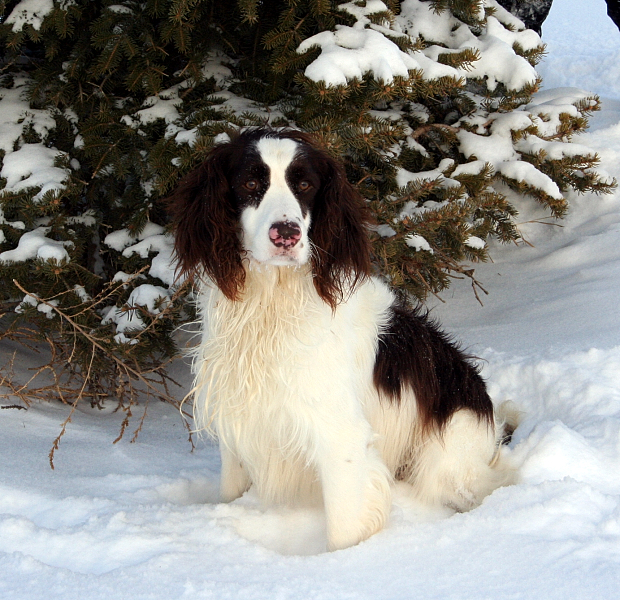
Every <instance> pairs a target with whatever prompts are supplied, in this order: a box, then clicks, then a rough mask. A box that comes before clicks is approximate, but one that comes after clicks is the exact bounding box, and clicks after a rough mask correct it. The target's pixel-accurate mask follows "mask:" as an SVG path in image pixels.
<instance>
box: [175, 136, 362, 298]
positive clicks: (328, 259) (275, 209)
mask: <svg viewBox="0 0 620 600" xmlns="http://www.w3.org/2000/svg"><path fill="white" fill-rule="evenodd" d="M169 209H170V212H171V214H172V218H173V220H174V222H175V225H176V239H175V253H176V257H177V259H178V261H179V271H180V273H183V274H187V275H190V276H193V275H194V274H198V275H199V276H203V275H206V276H207V277H209V278H210V279H211V280H212V281H213V282H214V283H215V284H216V285H217V286H218V287H219V289H220V290H221V291H222V293H223V294H224V295H225V296H226V297H227V298H228V299H230V300H238V299H240V297H241V292H242V291H243V287H244V283H245V273H246V268H247V266H248V261H249V262H250V263H251V262H252V261H254V262H255V263H259V264H262V265H273V266H278V267H281V266H291V267H297V266H300V265H304V264H306V263H308V264H310V265H311V267H312V277H313V282H314V286H315V288H316V290H317V292H318V294H319V296H320V297H321V298H322V299H323V300H325V302H326V303H327V304H329V305H330V306H332V307H333V308H335V307H336V305H337V304H338V302H339V301H340V300H341V299H342V298H343V297H344V296H345V295H346V294H348V293H350V292H351V291H352V290H353V289H354V287H355V285H356V283H357V282H358V281H361V280H362V279H363V278H364V277H366V276H367V275H368V273H369V272H370V252H369V244H368V237H367V235H366V230H365V219H366V213H365V209H364V206H363V200H362V198H361V197H360V195H359V194H358V193H357V191H356V190H355V189H354V188H353V187H352V186H351V185H350V184H349V182H348V181H347V178H346V174H345V171H344V167H343V165H342V164H341V163H340V162H338V161H337V160H335V159H334V158H333V157H332V156H331V155H329V154H328V153H327V152H326V151H325V150H323V149H322V148H321V147H320V146H319V145H318V144H317V143H316V141H315V140H314V139H313V138H312V136H310V135H308V134H306V133H303V132H300V131H294V130H285V131H275V130H270V129H255V130H247V131H245V132H243V133H240V134H238V135H236V136H233V139H232V140H231V141H230V142H229V143H227V144H220V145H218V146H215V148H213V150H212V151H211V152H210V153H209V155H208V156H207V158H206V160H205V161H204V162H203V163H202V165H200V166H199V167H198V168H197V169H196V170H195V171H193V172H192V173H189V174H188V175H187V176H186V177H185V178H184V179H183V180H182V181H181V183H180V185H179V186H178V188H177V189H176V191H175V192H174V194H173V195H172V196H171V197H170V198H169Z"/></svg>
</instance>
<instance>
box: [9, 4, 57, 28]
mask: <svg viewBox="0 0 620 600" xmlns="http://www.w3.org/2000/svg"><path fill="white" fill-rule="evenodd" d="M67 3H68V2H67V1H66V0H65V4H67ZM52 10H54V2H53V0H20V2H18V4H17V6H16V7H15V8H14V9H13V10H12V11H11V14H10V15H9V16H8V17H7V18H6V21H5V23H7V24H9V25H12V29H13V31H21V30H22V29H23V27H24V25H31V26H32V27H33V28H34V29H37V30H38V29H41V25H42V24H43V19H44V18H45V16H46V15H47V14H48V13H50V12H52Z"/></svg>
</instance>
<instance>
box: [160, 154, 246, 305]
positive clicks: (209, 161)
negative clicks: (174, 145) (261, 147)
mask: <svg viewBox="0 0 620 600" xmlns="http://www.w3.org/2000/svg"><path fill="white" fill-rule="evenodd" d="M232 158H233V145H232V144H223V145H220V146H216V147H215V148H214V149H213V150H212V151H211V152H210V153H209V155H208V156H207V158H206V159H205V161H204V162H203V163H202V164H201V165H200V166H199V167H198V168H197V169H195V170H194V171H192V172H191V173H189V174H188V175H186V176H185V177H184V178H183V179H182V180H181V182H180V183H179V185H178V187H177V188H176V190H175V191H174V193H173V194H172V195H171V196H170V197H169V198H168V200H167V205H168V211H169V213H170V215H171V217H172V222H173V224H174V226H175V233H176V237H175V243H174V250H175V255H176V258H177V260H178V272H179V275H186V276H188V277H190V278H193V277H195V276H198V277H201V276H203V275H207V276H208V277H209V278H211V279H212V280H213V282H214V283H215V284H216V285H217V286H218V287H219V288H220V290H221V291H222V293H223V294H224V295H225V296H226V297H227V298H229V299H230V300H236V299H238V297H239V293H240V291H241V289H242V288H243V284H244V281H245V270H244V268H243V265H242V251H243V250H242V246H241V241H240V239H239V234H238V218H237V215H236V212H235V209H234V206H233V203H232V190H231V186H230V182H229V174H230V171H231V161H232Z"/></svg>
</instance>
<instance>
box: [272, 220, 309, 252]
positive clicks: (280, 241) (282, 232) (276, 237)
mask: <svg viewBox="0 0 620 600" xmlns="http://www.w3.org/2000/svg"><path fill="white" fill-rule="evenodd" d="M269 239H270V240H271V243H272V244H274V245H275V246H277V247H278V248H292V247H293V246H295V244H297V242H298V241H299V240H300V239H301V228H300V227H299V225H297V224H296V223H292V222H291V221H279V222H278V223H274V224H273V225H272V226H271V227H270V228H269Z"/></svg>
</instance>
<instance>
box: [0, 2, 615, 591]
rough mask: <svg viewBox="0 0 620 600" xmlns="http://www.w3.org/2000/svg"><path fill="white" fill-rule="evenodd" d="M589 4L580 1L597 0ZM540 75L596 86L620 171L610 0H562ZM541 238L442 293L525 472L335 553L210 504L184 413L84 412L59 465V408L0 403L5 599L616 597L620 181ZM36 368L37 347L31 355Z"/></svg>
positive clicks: (548, 27)
mask: <svg viewBox="0 0 620 600" xmlns="http://www.w3.org/2000/svg"><path fill="white" fill-rule="evenodd" d="M585 5H587V9H586V6H585ZM543 39H544V40H545V41H546V42H547V43H548V49H549V56H548V58H547V59H546V61H545V63H544V64H543V65H541V68H540V72H541V73H542V75H543V77H544V78H545V89H547V90H548V89H549V88H552V87H558V86H573V87H579V88H582V89H587V90H589V91H592V92H596V93H599V94H600V95H601V97H602V98H603V100H604V104H603V111H602V112H601V113H599V114H598V115H597V116H596V117H595V118H594V119H593V120H592V127H591V129H590V132H589V133H587V134H586V135H584V136H582V137H581V138H580V140H579V142H580V143H583V144H586V145H588V146H591V147H592V148H595V149H596V150H597V151H598V152H599V154H600V156H601V159H602V168H603V169H605V170H606V171H608V172H609V173H611V174H612V175H613V176H615V177H616V178H617V179H618V180H620V67H619V66H618V65H620V33H619V32H618V31H617V29H616V28H615V26H614V25H613V23H612V22H611V21H610V20H608V18H607V17H606V14H605V3H604V1H603V0H555V2H554V6H553V9H552V12H551V15H550V17H549V19H548V21H547V22H546V23H545V24H544V26H543ZM570 201H571V205H572V210H571V212H570V215H569V216H568V218H567V219H565V220H564V221H563V222H562V223H561V225H562V227H557V226H555V225H546V224H539V223H528V222H527V221H532V220H535V219H536V217H537V216H538V215H537V213H536V210H535V209H534V208H532V209H527V210H524V211H523V216H522V220H523V224H522V230H523V233H524V235H525V237H526V238H527V240H528V241H529V242H530V243H531V244H532V246H523V247H521V248H513V247H510V248H495V249H494V251H493V257H494V262H493V263H488V264H486V265H480V266H478V268H477V269H476V274H477V277H478V279H479V280H480V281H481V282H482V284H483V285H484V287H485V288H486V289H487V290H488V291H489V295H488V296H484V297H483V302H484V306H483V307H482V306H480V305H479V304H478V303H477V302H476V300H475V298H474V296H473V294H472V293H471V290H470V288H469V285H468V284H467V283H466V282H458V284H456V285H454V286H453V288H451V290H450V291H449V293H447V294H445V295H444V297H445V299H446V300H448V302H447V303H446V304H441V303H436V304H437V305H436V306H435V308H434V313H435V315H436V316H438V317H439V318H440V319H441V320H442V322H443V323H444V326H445V328H446V329H448V330H451V331H453V332H455V333H456V334H457V336H458V337H459V338H460V339H461V340H462V341H463V342H464V344H465V345H466V346H467V347H468V348H469V349H470V350H471V351H473V352H474V353H476V354H477V355H478V356H480V357H482V358H483V359H484V360H485V366H484V375H485V377H486V378H487V379H488V381H489V385H490V389H491V392H492V395H493V396H494V398H495V399H496V400H498V401H501V400H504V399H512V400H514V401H515V402H516V403H517V404H518V405H519V406H520V407H521V408H522V410H523V411H524V418H523V422H522V424H521V425H520V427H519V428H518V430H517V432H516V434H515V436H514V440H513V442H512V444H511V452H512V454H513V457H514V459H515V461H516V462H517V463H518V464H519V465H521V482H520V483H519V484H518V485H514V486H511V487H508V488H503V489H500V490H497V491H496V492H495V493H493V494H492V495H491V496H490V497H489V498H487V499H486V500H485V502H484V503H483V504H482V506H480V507H479V508H477V509H475V510H473V511H471V512H469V513H465V514H450V513H448V512H437V511H428V510H423V509H421V508H420V507H418V506H416V505H415V504H413V503H412V501H410V500H409V499H408V498H407V495H406V493H405V492H404V491H403V490H402V489H399V490H397V493H396V497H395V501H394V507H393V512H392V516H391V521H390V524H389V526H388V527H387V528H386V529H385V530H384V531H382V532H381V533H379V534H377V535H375V536H374V537H372V538H371V539H369V540H368V541H366V542H364V543H362V544H360V545H359V546H357V547H354V548H350V549H348V550H344V551H339V552H334V553H325V552H323V550H324V545H325V539H324V520H323V517H322V515H321V514H320V513H319V512H314V511H311V510H306V511H301V510H285V509H273V508H271V509H265V508H263V507H261V506H260V504H259V503H258V502H257V500H256V498H254V497H253V496H252V494H251V493H250V494H247V495H246V496H245V497H244V498H242V499H241V500H239V501H237V502H234V503H233V504H230V505H221V504H217V502H216V498H217V481H218V471H219V459H218V457H217V451H216V449H215V448H214V447H213V446H211V445H209V443H207V442H204V441H203V442H201V443H200V444H199V445H198V448H197V450H196V451H194V452H193V453H190V448H189V445H188V443H187V434H186V431H185V430H184V428H183V425H182V424H181V423H180V421H179V418H178V416H177V414H176V413H175V412H174V411H173V410H172V409H171V408H170V407H168V406H167V405H163V404H162V405H152V406H150V407H149V417H148V418H147V420H146V423H145V426H144V430H143V431H142V433H141V434H140V436H139V438H138V440H137V442H136V443H134V444H131V443H129V438H130V437H131V436H130V435H126V436H125V438H123V440H121V441H120V442H119V443H117V444H115V445H112V440H113V439H114V438H115V437H116V435H117V432H118V428H119V424H120V417H119V416H117V415H109V414H102V413H99V412H92V411H89V410H84V411H80V412H78V413H77V414H76V415H75V416H74V418H73V422H72V423H71V424H70V426H69V429H68V432H67V434H66V435H65V437H64V438H63V439H62V443H61V446H60V449H59V451H58V452H57V453H56V458H55V466H56V470H55V471H51V470H50V468H49V464H48V458H47V454H48V452H49V450H50V446H51V442H52V440H53V439H54V438H55V437H56V435H57V434H58V433H59V430H60V423H61V422H62V421H63V420H64V419H65V417H66V415H67V409H66V407H63V406H61V405H54V404H43V405H35V406H33V407H32V408H31V409H30V410H28V411H18V410H2V411H0V415H1V416H0V456H1V457H2V464H1V465H0V598H2V599H3V600H12V599H19V600H38V599H41V600H43V599H45V600H49V599H50V598H54V599H59V600H71V599H74V598H75V599H79V600H83V599H84V598H88V599H89V600H103V599H106V600H109V599H115V600H117V599H118V600H121V599H124V598H128V599H129V598H131V599H132V600H141V599H156V600H159V599H162V600H163V599H166V600H172V599H176V598H198V599H202V598H217V599H226V598H229V599H247V600H263V599H264V600H267V599H268V600H274V599H282V600H285V599H286V600H288V599H291V600H293V599H295V600H297V599H322V600H329V599H343V600H344V599H366V598H368V599H369V600H370V599H372V600H382V599H386V600H387V599H390V600H391V599H397V598H398V599H400V598H402V599H409V598H416V599H418V600H428V599H435V598H436V599H442V600H443V599H459V600H465V599H467V600H469V599H475V600H483V599H497V598H502V599H504V600H512V599H524V600H525V599H527V600H529V599H532V598H540V599H544V600H554V599H562V600H566V599H571V600H576V599H592V598H597V599H598V598H600V599H611V598H615V597H617V595H618V589H620V310H618V299H617V298H618V296H619V295H620V192H617V193H616V194H615V195H613V196H607V197H603V198H598V197H595V196H589V195H586V196H578V195H571V197H570ZM18 361H19V362H20V364H22V365H27V364H29V361H30V359H29V357H28V356H27V355H24V356H20V357H19V358H18Z"/></svg>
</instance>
